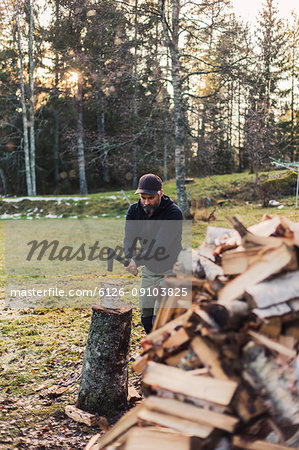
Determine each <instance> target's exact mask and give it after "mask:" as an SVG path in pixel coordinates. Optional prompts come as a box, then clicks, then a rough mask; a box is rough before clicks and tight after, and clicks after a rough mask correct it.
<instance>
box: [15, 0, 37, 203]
mask: <svg viewBox="0 0 299 450" xmlns="http://www.w3.org/2000/svg"><path fill="white" fill-rule="evenodd" d="M16 19H17V41H18V53H19V55H18V56H19V71H20V91H21V98H20V100H21V109H22V122H23V149H24V159H25V175H26V187H27V195H34V194H33V189H32V179H31V170H30V155H29V139H28V122H27V109H26V97H25V86H24V74H23V50H22V40H21V24H20V8H19V1H18V0H16Z"/></svg>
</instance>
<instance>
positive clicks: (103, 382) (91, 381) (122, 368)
mask: <svg viewBox="0 0 299 450" xmlns="http://www.w3.org/2000/svg"><path fill="white" fill-rule="evenodd" d="M103 300H104V299H103ZM115 300H116V299H115ZM101 303H102V302H101ZM106 303H107V302H106ZM114 304H115V306H116V307H115V306H114V307H113V308H111V306H110V305H109V306H110V308H109V307H107V306H104V305H105V301H103V305H100V306H93V307H92V318H91V324H90V329H89V335H88V339H87V344H86V349H85V356H84V362H83V368H82V375H81V383H80V389H79V394H78V401H77V407H78V408H80V409H82V410H83V411H87V412H90V413H98V414H100V415H101V416H106V417H112V416H113V415H115V412H118V411H121V410H123V409H124V408H125V407H126V406H127V396H128V357H129V345H130V334H131V320H132V308H131V307H129V306H128V305H125V304H123V303H119V304H117V301H116V302H114Z"/></svg>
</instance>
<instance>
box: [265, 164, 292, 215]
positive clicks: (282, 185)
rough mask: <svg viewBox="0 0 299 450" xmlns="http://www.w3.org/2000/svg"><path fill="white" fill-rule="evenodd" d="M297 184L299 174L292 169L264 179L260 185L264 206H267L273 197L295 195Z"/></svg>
mask: <svg viewBox="0 0 299 450" xmlns="http://www.w3.org/2000/svg"><path fill="white" fill-rule="evenodd" d="M296 184H297V174H296V173H294V172H291V171H288V172H287V173H284V174H283V176H280V177H275V178H270V179H269V180H266V181H264V182H263V183H262V184H261V185H260V187H259V192H260V196H261V198H262V200H263V204H264V206H267V205H268V203H269V200H271V199H273V198H275V199H276V198H277V197H282V196H287V195H294V194H295V190H296Z"/></svg>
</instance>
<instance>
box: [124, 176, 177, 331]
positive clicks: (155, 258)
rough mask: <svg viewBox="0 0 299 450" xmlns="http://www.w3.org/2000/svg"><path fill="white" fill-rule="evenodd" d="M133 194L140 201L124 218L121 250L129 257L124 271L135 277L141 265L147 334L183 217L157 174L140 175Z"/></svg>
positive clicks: (174, 255) (174, 254)
mask: <svg viewBox="0 0 299 450" xmlns="http://www.w3.org/2000/svg"><path fill="white" fill-rule="evenodd" d="M135 194H139V201H138V202H137V203H134V204H133V205H132V206H130V208H129V210H128V213H127V216H126V230H125V239H124V251H125V255H126V257H127V258H130V263H129V265H128V266H127V267H126V270H127V271H128V272H130V273H132V274H134V275H136V274H137V270H138V269H137V267H138V266H143V267H142V269H141V272H142V281H141V286H140V291H139V304H140V308H141V322H142V324H143V327H144V329H145V331H146V333H150V331H151V329H152V325H153V322H154V319H155V315H156V313H157V310H158V308H159V303H158V301H157V300H156V297H155V296H154V295H153V293H154V292H155V291H157V289H154V288H158V287H160V286H161V284H162V282H163V278H164V276H165V275H167V274H169V273H171V271H172V268H173V265H174V263H175V262H176V260H177V256H178V254H179V252H180V251H181V249H182V244H181V240H182V220H183V214H182V212H181V210H180V208H179V207H178V206H177V205H176V204H175V203H174V202H173V201H172V200H171V199H170V198H169V197H168V196H167V195H164V194H163V189H162V180H161V178H160V177H158V176H157V175H154V174H152V173H148V174H145V175H143V176H142V177H141V178H140V179H139V183H138V188H137V191H136V192H135ZM138 245H139V246H140V249H138V248H137V247H138Z"/></svg>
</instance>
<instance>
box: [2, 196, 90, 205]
mask: <svg viewBox="0 0 299 450" xmlns="http://www.w3.org/2000/svg"><path fill="white" fill-rule="evenodd" d="M86 199H87V198H86V197H10V198H1V200H2V201H3V202H7V203H15V202H22V201H23V200H30V201H32V202H35V201H46V202H58V204H60V203H61V201H62V200H72V201H76V202H77V201H79V200H86Z"/></svg>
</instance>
